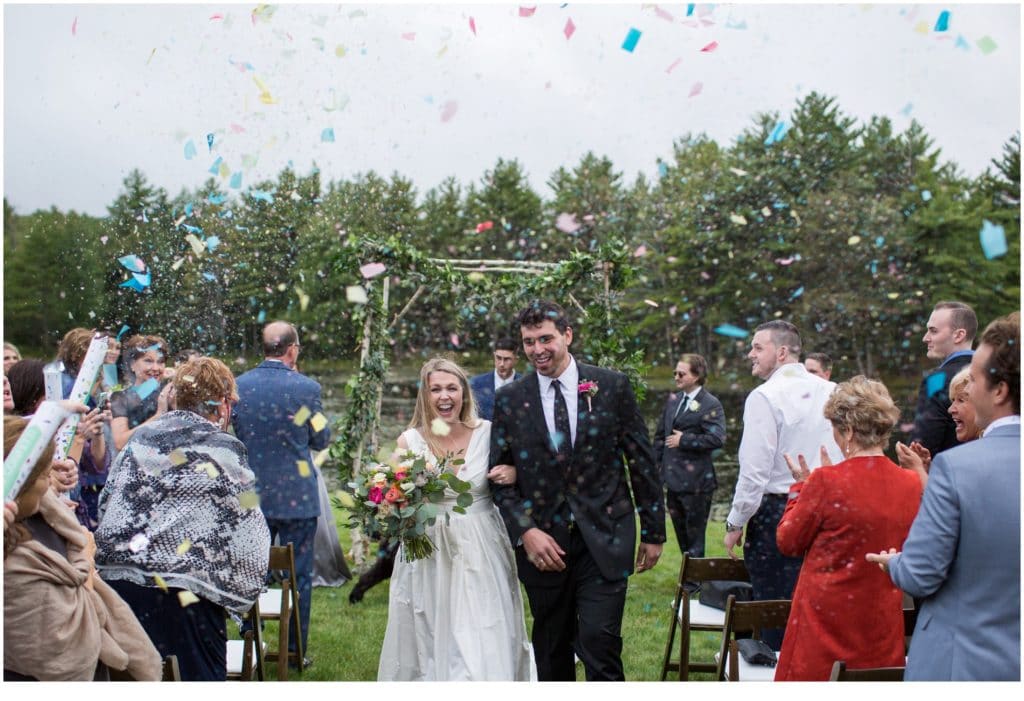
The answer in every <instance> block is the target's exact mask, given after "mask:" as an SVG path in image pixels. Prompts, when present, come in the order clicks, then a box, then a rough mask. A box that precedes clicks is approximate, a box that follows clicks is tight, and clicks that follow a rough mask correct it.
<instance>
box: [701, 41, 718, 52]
mask: <svg viewBox="0 0 1024 701" xmlns="http://www.w3.org/2000/svg"><path fill="white" fill-rule="evenodd" d="M717 48H718V42H717V41H713V42H711V43H710V44H708V45H707V46H705V47H704V48H703V49H701V50H700V51H701V53H704V54H709V53H711V52H712V51H714V50H715V49H717Z"/></svg>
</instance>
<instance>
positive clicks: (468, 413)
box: [377, 358, 530, 681]
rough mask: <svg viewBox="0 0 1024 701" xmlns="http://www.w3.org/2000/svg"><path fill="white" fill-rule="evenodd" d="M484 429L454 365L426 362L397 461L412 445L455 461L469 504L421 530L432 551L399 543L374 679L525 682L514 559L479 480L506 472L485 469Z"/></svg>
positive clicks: (432, 457) (448, 499) (487, 429)
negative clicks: (416, 552) (410, 556)
mask: <svg viewBox="0 0 1024 701" xmlns="http://www.w3.org/2000/svg"><path fill="white" fill-rule="evenodd" d="M436 424H442V425H443V426H444V427H445V428H447V430H443V431H439V430H438V429H437V428H435V426H436ZM442 434H443V435H442ZM490 434H491V423H490V422H489V421H484V420H482V419H479V418H478V417H477V415H476V405H475V402H474V400H473V394H472V392H471V391H470V388H469V379H468V378H467V377H466V373H465V372H464V371H463V370H462V368H461V367H459V366H458V365H456V364H455V363H453V362H451V361H449V360H445V359H442V358H434V359H433V360H429V361H427V362H426V363H425V364H424V365H423V367H422V368H421V369H420V385H419V390H418V393H417V397H416V409H415V411H414V413H413V417H412V421H411V423H410V424H409V428H408V429H407V430H406V431H405V432H404V433H403V434H402V435H401V436H399V437H398V442H397V445H398V453H399V455H398V456H396V457H400V456H401V455H403V454H404V453H405V452H406V451H410V450H411V451H412V452H414V453H416V454H417V455H421V456H423V457H424V458H425V459H426V460H427V462H428V463H431V464H434V465H437V462H438V460H440V459H443V458H445V457H446V456H454V457H457V458H461V459H463V460H464V461H465V462H464V463H463V464H462V465H461V466H457V468H456V469H457V474H458V476H459V479H461V480H464V481H467V482H469V483H470V485H471V488H470V494H472V495H473V503H472V505H470V506H469V507H468V508H467V510H466V513H465V514H453V515H452V517H451V520H450V521H449V520H446V519H443V518H439V519H438V520H437V522H436V523H435V524H434V525H433V526H431V527H429V528H428V530H427V535H428V536H429V537H430V538H431V540H432V541H433V543H434V545H435V547H436V548H437V550H436V551H435V552H434V554H433V555H432V556H431V557H429V558H424V559H421V560H415V561H413V562H408V561H406V559H405V557H404V555H403V546H399V554H398V556H397V557H396V559H395V568H394V573H393V575H392V577H391V590H390V594H389V596H388V625H387V630H386V631H385V633H384V644H383V647H382V650H381V655H380V663H379V666H378V669H377V679H378V681H529V679H530V652H529V650H530V647H529V644H528V642H527V639H526V624H525V622H524V618H523V600H522V595H521V594H520V590H519V582H518V581H516V565H515V558H514V555H513V554H512V546H511V545H510V544H509V541H508V538H507V536H506V534H505V528H504V526H503V525H502V521H501V516H500V515H499V513H498V510H497V509H496V508H495V506H494V501H493V499H492V497H491V493H490V488H489V486H488V478H489V472H494V476H495V477H497V475H499V474H501V475H503V478H507V479H514V478H513V477H512V474H511V471H510V468H507V467H506V466H496V468H495V470H491V471H489V470H488V451H489V449H490V437H491V436H490ZM456 496H457V495H456V494H455V493H454V492H452V491H450V490H449V491H447V492H446V494H445V499H444V501H443V502H441V503H440V504H439V506H441V507H442V508H444V509H446V510H450V509H452V508H453V507H454V506H455V505H456V504H455V497H456Z"/></svg>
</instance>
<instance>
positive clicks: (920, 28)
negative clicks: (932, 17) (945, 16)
mask: <svg viewBox="0 0 1024 701" xmlns="http://www.w3.org/2000/svg"><path fill="white" fill-rule="evenodd" d="M914 31H915V32H917V33H918V34H927V33H928V23H927V22H924V21H921V22H918V23H917V26H916V27H914Z"/></svg>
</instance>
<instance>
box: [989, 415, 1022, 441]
mask: <svg viewBox="0 0 1024 701" xmlns="http://www.w3.org/2000/svg"><path fill="white" fill-rule="evenodd" d="M1000 426H1020V414H1010V415H1009V416H1004V417H1002V418H1001V419H996V420H995V421H993V422H992V423H990V424H989V425H988V426H986V427H985V430H984V431H982V432H981V437H982V438H984V437H985V436H987V435H988V432H989V431H991V430H992V429H993V428H999V427H1000Z"/></svg>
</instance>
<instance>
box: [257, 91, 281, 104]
mask: <svg viewBox="0 0 1024 701" xmlns="http://www.w3.org/2000/svg"><path fill="white" fill-rule="evenodd" d="M260 102H262V103H263V104H264V105H276V104H277V100H275V99H274V96H273V95H271V94H270V93H268V92H262V93H260Z"/></svg>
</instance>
